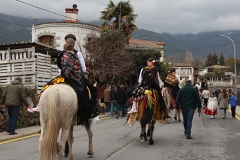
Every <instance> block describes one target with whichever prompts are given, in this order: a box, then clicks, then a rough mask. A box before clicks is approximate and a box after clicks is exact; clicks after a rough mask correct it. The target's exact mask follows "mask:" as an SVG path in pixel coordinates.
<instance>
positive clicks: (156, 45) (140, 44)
mask: <svg viewBox="0 0 240 160" xmlns="http://www.w3.org/2000/svg"><path fill="white" fill-rule="evenodd" d="M165 45H166V42H155V41H147V40H146V39H135V38H130V39H129V44H128V45H127V46H126V47H125V48H126V49H127V50H129V51H142V50H145V51H157V52H159V54H160V55H161V58H160V62H163V57H164V46H165Z"/></svg>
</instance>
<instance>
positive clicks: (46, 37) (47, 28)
mask: <svg viewBox="0 0 240 160" xmlns="http://www.w3.org/2000/svg"><path fill="white" fill-rule="evenodd" d="M65 10H66V19H65V20H63V21H61V22H44V23H39V24H35V25H33V27H32V42H38V43H41V44H45V45H48V46H51V47H53V48H55V49H57V50H63V45H64V43H65V40H64V37H65V36H66V35H67V34H74V35H75V36H76V38H77V41H76V44H75V48H76V49H77V50H79V51H81V52H82V53H83V54H85V49H84V47H83V45H84V44H85V42H86V41H87V40H88V38H90V37H93V36H98V35H100V28H99V27H98V26H96V25H93V24H90V23H86V22H81V21H79V20H78V19H77V16H78V9H77V5H75V4H74V5H73V8H66V9H65Z"/></svg>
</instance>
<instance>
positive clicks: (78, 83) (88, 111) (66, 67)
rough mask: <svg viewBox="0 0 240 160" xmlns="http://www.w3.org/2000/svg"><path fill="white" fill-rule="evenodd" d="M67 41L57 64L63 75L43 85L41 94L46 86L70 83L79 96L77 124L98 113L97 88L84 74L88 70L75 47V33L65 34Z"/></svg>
mask: <svg viewBox="0 0 240 160" xmlns="http://www.w3.org/2000/svg"><path fill="white" fill-rule="evenodd" d="M65 41H66V42H65V44H64V49H65V50H63V52H62V53H61V54H59V56H58V59H57V65H58V67H59V69H61V75H60V76H58V77H56V78H54V79H53V80H51V81H50V82H48V84H46V85H45V86H44V87H43V89H42V91H41V92H40V95H41V93H42V92H43V91H44V90H45V89H46V88H48V87H49V86H51V85H53V84H57V83H67V84H69V85H70V86H71V87H72V88H73V89H74V90H75V92H76V94H77V96H78V104H79V109H78V113H77V124H83V123H84V122H86V123H88V118H93V117H96V116H97V114H98V113H97V111H96V103H97V102H96V100H97V89H96V87H94V86H93V85H92V84H90V83H89V81H88V80H87V79H86V78H84V76H83V74H84V72H86V65H85V61H84V59H83V57H82V53H81V52H78V51H77V50H75V49H74V46H75V41H76V37H75V36H74V35H73V34H68V35H66V36H65ZM71 64H75V65H71ZM89 91H90V93H89ZM89 94H90V95H91V100H89V98H90V97H89ZM40 95H39V97H40ZM39 107H40V106H37V107H36V108H28V111H30V112H33V111H39ZM93 110H94V112H93Z"/></svg>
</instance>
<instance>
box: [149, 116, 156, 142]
mask: <svg viewBox="0 0 240 160" xmlns="http://www.w3.org/2000/svg"><path fill="white" fill-rule="evenodd" d="M155 122H156V121H153V120H152V121H151V126H150V139H149V145H153V144H154V141H153V131H154V124H155Z"/></svg>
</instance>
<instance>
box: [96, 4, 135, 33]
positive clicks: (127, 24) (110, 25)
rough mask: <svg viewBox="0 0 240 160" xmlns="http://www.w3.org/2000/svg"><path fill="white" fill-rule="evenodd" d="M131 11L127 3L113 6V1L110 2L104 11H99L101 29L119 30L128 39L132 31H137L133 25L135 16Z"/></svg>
mask: <svg viewBox="0 0 240 160" xmlns="http://www.w3.org/2000/svg"><path fill="white" fill-rule="evenodd" d="M133 10H134V9H133V7H132V5H131V4H130V2H129V1H127V2H122V1H120V2H119V3H118V4H117V5H115V4H114V3H113V1H112V0H110V2H109V4H108V5H107V7H106V8H105V10H104V11H101V17H100V20H102V21H103V24H102V25H101V29H102V30H103V31H106V30H109V29H117V28H119V29H122V31H123V32H124V34H125V35H126V36H127V38H130V37H131V35H132V32H133V31H134V29H137V26H136V25H135V24H134V20H135V19H136V17H137V15H136V14H133ZM119 25H120V26H119Z"/></svg>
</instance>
